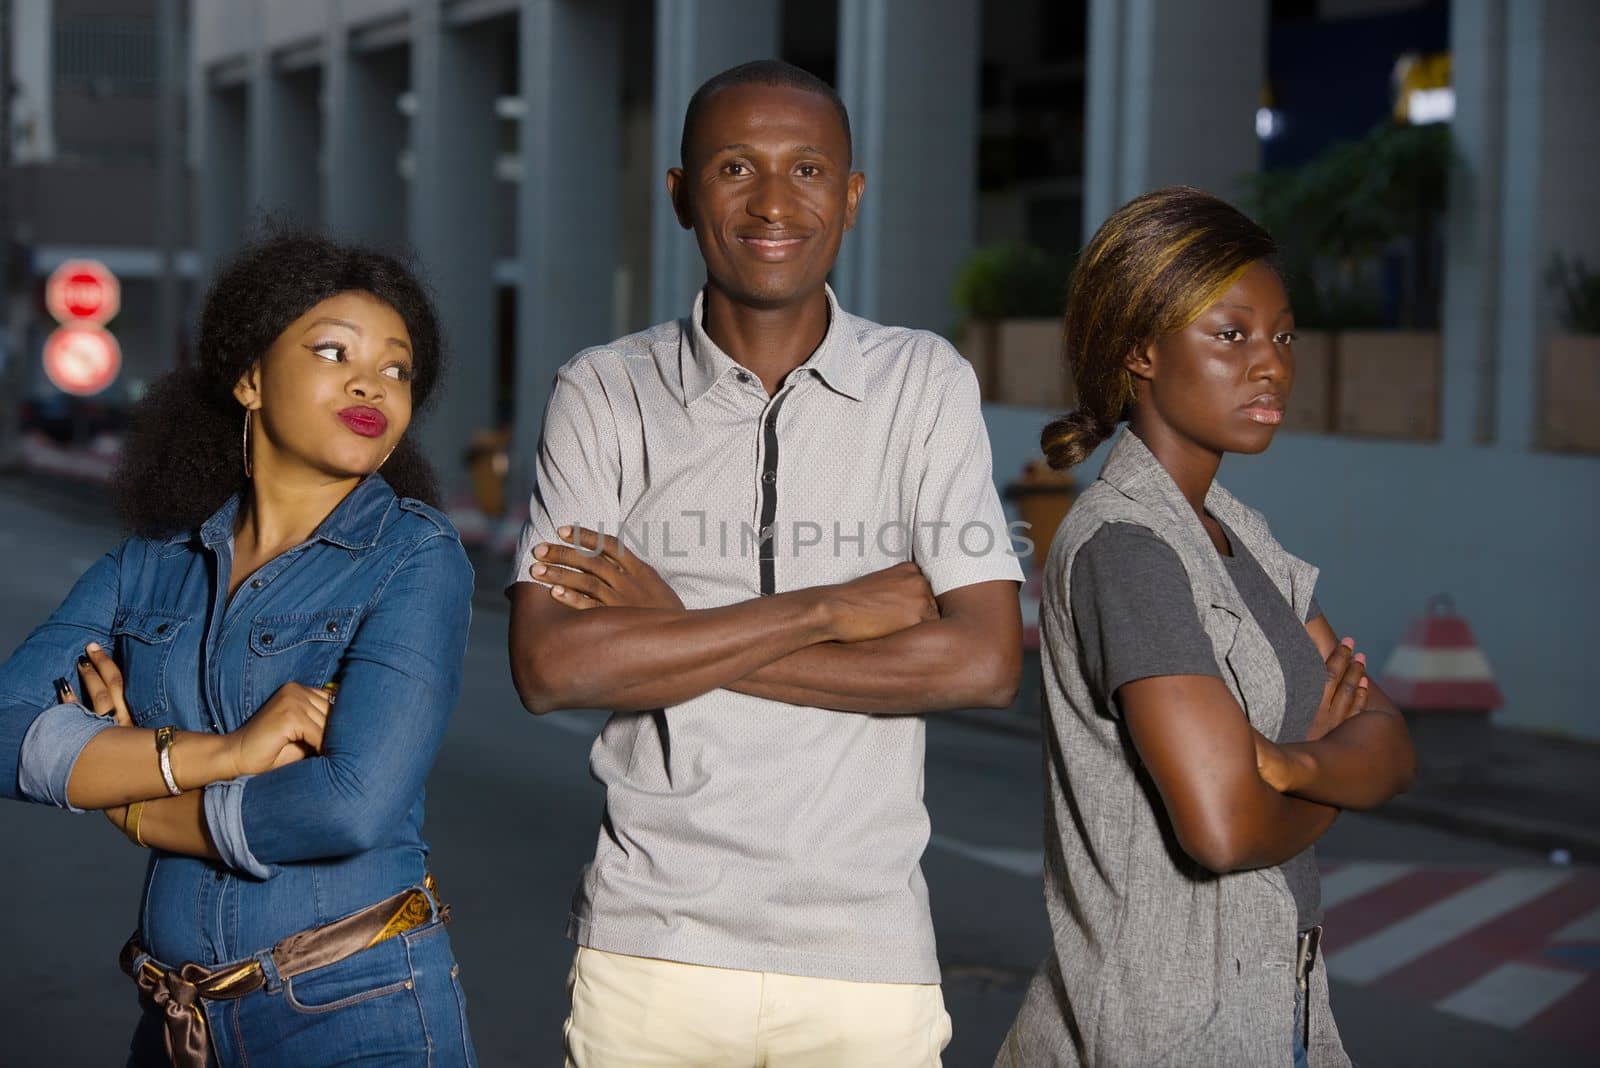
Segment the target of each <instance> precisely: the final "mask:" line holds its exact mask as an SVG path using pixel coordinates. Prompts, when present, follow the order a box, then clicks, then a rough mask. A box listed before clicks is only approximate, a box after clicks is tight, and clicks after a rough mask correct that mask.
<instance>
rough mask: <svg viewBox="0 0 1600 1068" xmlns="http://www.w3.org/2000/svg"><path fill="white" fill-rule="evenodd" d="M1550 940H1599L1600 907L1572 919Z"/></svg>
mask: <svg viewBox="0 0 1600 1068" xmlns="http://www.w3.org/2000/svg"><path fill="white" fill-rule="evenodd" d="M1550 941H1552V942H1600V909H1595V910H1594V911H1593V912H1591V913H1589V915H1587V916H1584V917H1582V918H1580V919H1576V920H1573V921H1572V922H1571V923H1569V924H1567V925H1566V926H1565V927H1563V928H1561V930H1559V931H1557V932H1556V933H1555V935H1554V936H1552V937H1551V939H1550Z"/></svg>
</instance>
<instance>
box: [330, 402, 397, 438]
mask: <svg viewBox="0 0 1600 1068" xmlns="http://www.w3.org/2000/svg"><path fill="white" fill-rule="evenodd" d="M339 419H340V421H341V422H343V423H344V425H345V426H347V427H349V428H350V429H351V430H353V431H355V432H356V433H357V434H360V435H361V436H362V437H364V438H375V437H377V436H378V435H380V434H382V433H383V432H384V430H386V429H387V428H388V426H389V420H388V419H387V418H386V417H385V416H384V414H383V413H382V412H380V411H378V409H376V408H368V407H366V406H365V405H361V404H356V405H352V406H351V407H349V408H345V409H343V410H342V411H340V412H339Z"/></svg>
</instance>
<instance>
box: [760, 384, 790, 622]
mask: <svg viewBox="0 0 1600 1068" xmlns="http://www.w3.org/2000/svg"><path fill="white" fill-rule="evenodd" d="M796 385H797V384H796V383H792V382H791V383H790V384H789V385H788V386H786V387H785V388H784V389H782V390H780V391H779V392H778V395H777V396H775V397H773V398H772V399H771V400H770V401H768V402H767V406H766V409H765V411H763V412H762V414H761V439H760V444H759V446H758V451H759V455H760V460H761V462H760V479H759V482H758V489H757V493H756V498H757V506H756V507H757V520H756V521H757V523H758V524H760V525H759V527H758V528H757V532H756V539H757V555H758V558H759V559H758V564H757V566H758V568H759V571H760V581H761V595H762V596H763V597H767V596H770V595H772V594H774V593H776V592H777V555H778V554H777V542H776V538H775V534H776V527H777V519H778V415H779V413H781V412H782V410H783V406H784V404H785V403H786V402H787V401H788V399H789V396H790V394H792V393H793V392H794V391H795V388H796Z"/></svg>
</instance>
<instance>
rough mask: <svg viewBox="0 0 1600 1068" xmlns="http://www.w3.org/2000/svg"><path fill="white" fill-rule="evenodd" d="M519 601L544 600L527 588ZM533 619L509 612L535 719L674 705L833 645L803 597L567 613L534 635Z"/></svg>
mask: <svg viewBox="0 0 1600 1068" xmlns="http://www.w3.org/2000/svg"><path fill="white" fill-rule="evenodd" d="M517 595H518V596H520V597H523V598H526V599H530V600H531V599H533V598H538V597H542V596H548V594H547V593H546V591H545V590H544V589H543V588H542V587H537V586H531V585H529V586H526V587H524V588H521V589H519V590H518V591H517ZM527 607H528V608H532V607H533V606H531V605H530V606H527ZM557 607H558V608H559V606H557ZM561 611H562V612H566V611H567V610H565V609H561ZM531 617H532V612H531V611H528V612H524V611H514V612H513V616H512V629H511V635H510V641H511V665H512V674H513V676H514V677H515V681H516V684H517V692H518V693H519V694H520V695H521V696H522V699H523V703H524V704H525V705H526V706H527V707H528V708H529V709H530V710H531V711H535V712H548V711H552V710H554V709H557V708H601V709H608V710H611V711H636V710H640V709H649V708H662V707H665V706H667V705H674V704H681V703H682V702H684V701H688V700H690V699H692V698H695V697H698V696H700V695H701V694H704V693H708V692H710V691H711V690H715V689H720V688H722V687H726V686H728V685H729V684H730V683H732V682H734V681H736V680H738V679H741V678H743V677H744V676H746V675H748V674H750V673H751V672H753V671H755V670H756V669H758V668H761V667H764V666H766V665H767V664H770V663H772V662H773V661H775V660H779V659H782V658H783V657H785V656H788V655H789V654H791V653H793V652H795V651H797V650H799V649H803V648H805V647H807V646H809V645H814V644H817V643H818V642H824V641H829V640H831V639H832V638H833V632H832V628H831V618H830V615H829V612H828V609H827V605H826V602H825V601H824V600H823V598H821V597H820V596H818V595H816V594H815V593H813V591H810V590H801V591H796V592H794V593H785V594H777V595H775V596H771V597H762V598H759V599H756V600H751V601H744V602H741V603H739V604H733V605H727V606H725V607H721V608H710V609H704V610H699V611H682V610H670V609H657V608H607V609H604V610H599V611H589V612H572V613H570V614H567V615H563V616H562V617H560V620H559V625H554V626H544V627H542V628H540V627H538V626H537V624H536V622H535V621H534V620H533V619H532V618H531ZM535 629H538V631H539V632H538V633H537V634H536V633H535V632H534V631H535Z"/></svg>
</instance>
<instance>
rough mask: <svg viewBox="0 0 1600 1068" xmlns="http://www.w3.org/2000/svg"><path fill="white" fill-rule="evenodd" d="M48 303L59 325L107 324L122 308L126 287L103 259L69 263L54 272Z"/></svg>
mask: <svg viewBox="0 0 1600 1068" xmlns="http://www.w3.org/2000/svg"><path fill="white" fill-rule="evenodd" d="M44 303H45V307H47V308H49V309H50V314H51V315H53V316H55V320H56V322H58V323H72V322H82V323H96V324H99V323H104V322H107V321H109V320H111V319H114V318H116V315H117V312H118V311H119V310H120V309H121V307H122V286H121V284H120V283H119V282H118V281H117V276H116V275H114V274H112V273H111V271H110V270H109V269H108V268H107V267H106V265H105V264H103V263H101V262H100V261H99V260H68V261H66V262H65V263H63V264H62V265H61V266H60V267H57V268H56V269H55V270H54V271H51V272H50V280H49V281H48V282H46V283H45V287H44Z"/></svg>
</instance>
